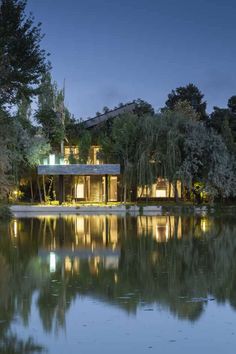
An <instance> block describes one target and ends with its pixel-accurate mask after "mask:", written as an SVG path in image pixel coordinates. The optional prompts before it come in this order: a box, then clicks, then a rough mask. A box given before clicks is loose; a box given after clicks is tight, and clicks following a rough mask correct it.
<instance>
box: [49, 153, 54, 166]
mask: <svg viewBox="0 0 236 354" xmlns="http://www.w3.org/2000/svg"><path fill="white" fill-rule="evenodd" d="M49 165H55V154H50V155H49Z"/></svg>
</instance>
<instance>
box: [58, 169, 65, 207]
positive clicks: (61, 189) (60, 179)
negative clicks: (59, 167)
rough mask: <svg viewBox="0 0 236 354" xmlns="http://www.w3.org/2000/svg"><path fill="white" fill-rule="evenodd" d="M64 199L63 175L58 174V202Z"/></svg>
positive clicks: (60, 202)
mask: <svg viewBox="0 0 236 354" xmlns="http://www.w3.org/2000/svg"><path fill="white" fill-rule="evenodd" d="M64 201H65V185H64V176H63V175H59V204H62V203H63V202H64Z"/></svg>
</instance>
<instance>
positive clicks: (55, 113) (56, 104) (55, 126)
mask: <svg viewBox="0 0 236 354" xmlns="http://www.w3.org/2000/svg"><path fill="white" fill-rule="evenodd" d="M68 114H69V113H68ZM35 117H36V120H37V122H38V123H39V124H40V125H41V126H42V130H43V133H44V136H45V137H46V139H48V141H49V142H50V144H51V146H52V148H54V149H55V150H57V151H59V150H61V143H62V141H63V140H64V138H65V112H64V92H63V90H58V89H57V86H56V84H55V83H53V82H52V78H51V74H50V73H49V72H47V73H45V75H44V76H43V78H42V81H41V85H40V94H39V96H38V110H37V111H36V114H35ZM61 152H62V153H63V151H61Z"/></svg>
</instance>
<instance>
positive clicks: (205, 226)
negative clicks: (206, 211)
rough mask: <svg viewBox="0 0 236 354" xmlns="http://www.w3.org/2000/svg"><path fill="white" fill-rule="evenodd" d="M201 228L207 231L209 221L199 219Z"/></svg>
mask: <svg viewBox="0 0 236 354" xmlns="http://www.w3.org/2000/svg"><path fill="white" fill-rule="evenodd" d="M201 229H202V231H203V232H207V231H208V230H209V223H208V220H207V219H205V218H204V219H201Z"/></svg>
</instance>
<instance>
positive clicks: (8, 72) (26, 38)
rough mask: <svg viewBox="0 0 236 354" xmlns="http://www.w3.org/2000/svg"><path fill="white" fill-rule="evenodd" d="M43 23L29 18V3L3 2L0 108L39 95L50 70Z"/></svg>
mask: <svg viewBox="0 0 236 354" xmlns="http://www.w3.org/2000/svg"><path fill="white" fill-rule="evenodd" d="M41 39H42V34H41V25H40V23H39V24H37V25H35V24H34V18H33V17H32V15H30V16H28V15H26V0H1V2H0V105H11V104H15V103H16V102H17V101H18V100H19V99H22V97H24V98H26V99H27V98H29V97H31V96H32V95H34V94H36V93H37V92H38V86H39V83H40V80H41V77H42V74H43V73H44V71H45V69H46V66H47V64H46V56H47V54H46V53H45V51H44V50H42V49H41V48H40V42H41Z"/></svg>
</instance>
